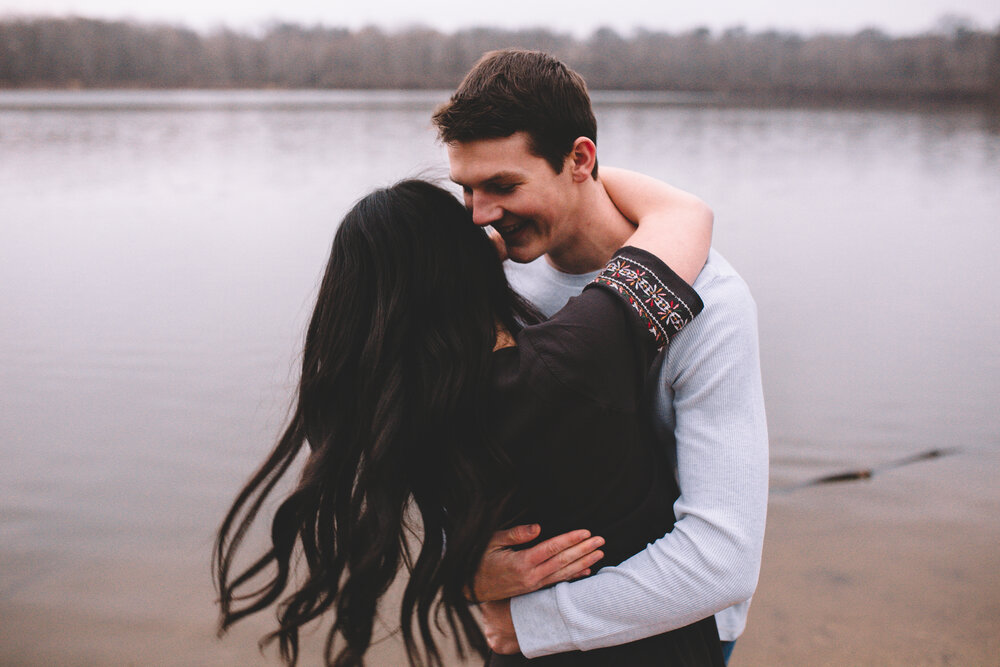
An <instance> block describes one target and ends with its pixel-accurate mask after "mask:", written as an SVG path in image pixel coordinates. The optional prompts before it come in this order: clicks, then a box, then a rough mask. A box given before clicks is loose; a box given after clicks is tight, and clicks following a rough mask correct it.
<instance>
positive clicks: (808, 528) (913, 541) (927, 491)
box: [0, 452, 1000, 667]
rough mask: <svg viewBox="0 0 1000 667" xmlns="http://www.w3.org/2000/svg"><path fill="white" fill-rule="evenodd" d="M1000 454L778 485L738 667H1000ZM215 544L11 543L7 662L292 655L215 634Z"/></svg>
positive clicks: (393, 656)
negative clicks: (95, 550)
mask: <svg viewBox="0 0 1000 667" xmlns="http://www.w3.org/2000/svg"><path fill="white" fill-rule="evenodd" d="M998 462H1000V456H998V455H995V454H990V453H988V452H978V453H966V454H963V455H958V456H954V457H949V458H944V459H941V460H937V461H931V462H926V463H922V464H920V465H913V466H909V467H907V468H905V469H899V470H895V471H891V472H887V473H884V474H881V475H878V476H876V477H875V478H873V479H871V480H863V481H856V482H846V483H839V484H829V485H823V486H815V487H807V488H802V489H798V490H795V491H791V492H788V493H780V492H777V493H774V494H773V495H772V498H771V504H770V515H769V518H768V532H767V539H766V545H765V553H764V568H763V572H762V574H761V580H760V585H759V588H758V592H757V595H756V597H755V599H754V604H753V608H752V611H751V615H750V622H749V625H748V628H747V631H746V633H745V634H744V636H743V638H741V640H740V641H739V643H738V644H737V650H736V652H735V654H734V656H733V660H732V662H731V666H732V667H749V666H756V665H872V666H875V665H880V666H895V665H899V666H902V665H908V666H909V665H976V666H988V665H1000V577H998V576H997V575H998V572H1000V551H998V548H997V547H998V545H1000V520H998V517H1000V493H998V491H997V489H996V486H995V484H994V480H995V478H996V471H997V470H998V465H997V464H998ZM780 481H781V480H778V482H780ZM772 484H773V486H775V487H776V488H780V483H777V484H776V483H772ZM208 553H209V551H208V542H207V538H206V539H205V540H204V541H202V540H191V541H190V542H189V543H187V544H179V545H177V546H176V547H175V548H172V549H169V550H166V551H161V552H159V553H158V554H148V553H147V554H141V555H140V554H138V553H132V552H130V551H129V550H123V552H122V553H119V554H104V555H101V556H91V557H88V556H87V555H85V554H68V553H58V552H57V551H49V552H45V553H41V552H36V553H26V552H18V551H17V550H16V549H12V548H11V545H10V544H9V543H8V544H7V545H6V546H5V548H4V549H2V550H0V571H2V572H3V573H4V575H3V586H2V588H0V619H2V621H0V664H3V665H5V666H11V667H13V666H18V665H25V666H27V665H31V666H42V665H46V666H47V665H62V666H66V667H71V666H75V665H80V666H91V665H93V666H106V665H143V666H144V665H165V666H167V665H170V666H173V665H178V666H180V665H258V664H260V665H264V664H268V665H271V664H273V665H276V664H280V663H279V661H278V660H277V659H276V652H275V651H274V650H273V649H269V650H268V651H267V652H266V653H265V655H264V656H262V655H261V654H260V653H259V652H258V650H257V647H256V640H257V639H258V638H259V637H260V636H261V635H262V634H263V633H264V632H266V631H267V630H268V626H269V623H268V619H267V618H263V617H262V618H257V619H251V620H249V621H247V622H245V623H244V624H242V625H241V626H237V627H236V628H235V629H234V630H233V631H232V632H231V633H230V634H229V635H227V636H226V637H225V638H224V639H222V640H218V639H216V638H215V636H214V628H213V625H212V624H213V614H214V611H213V607H212V597H213V594H212V591H211V584H210V580H209V578H208ZM389 613H392V612H391V610H387V614H389ZM385 634H387V631H386V630H385V629H383V630H382V635H385ZM320 645H321V636H320V634H319V633H316V632H313V633H312V635H311V636H310V637H309V638H308V639H307V640H306V643H305V654H304V658H303V661H302V663H301V664H303V665H313V664H316V662H317V660H316V657H317V655H318V654H317V651H318V650H319V646H320ZM400 647H401V642H400V641H399V640H398V638H392V637H390V638H389V639H388V640H386V641H383V642H381V643H379V644H378V645H377V646H376V647H375V648H374V649H373V650H372V653H371V654H370V655H371V659H370V662H369V664H372V665H399V664H403V663H404V661H403V657H402V656H403V654H402V651H401V648H400ZM449 664H451V665H461V664H478V663H477V661H467V662H466V663H462V662H461V661H459V660H455V659H451V660H449Z"/></svg>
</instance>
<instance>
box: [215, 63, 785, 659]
mask: <svg viewBox="0 0 1000 667" xmlns="http://www.w3.org/2000/svg"><path fill="white" fill-rule="evenodd" d="M434 122H435V125H436V126H437V128H438V131H439V134H440V137H441V139H442V141H443V142H444V143H445V144H446V146H447V148H448V156H449V162H450V170H451V178H452V180H453V181H454V182H455V183H457V184H458V185H459V186H461V188H462V191H463V194H464V206H462V204H460V203H459V202H458V201H457V200H456V199H455V198H454V197H453V196H451V195H450V194H449V193H448V192H446V191H444V190H442V189H441V188H439V187H437V186H435V185H432V184H429V183H426V182H422V181H412V180H411V181H403V182H401V183H399V184H397V185H395V186H392V187H390V188H386V189H382V190H378V191H376V192H374V193H372V194H370V195H368V196H367V197H365V198H364V199H362V200H361V201H359V202H358V204H357V205H355V207H354V208H353V209H352V210H351V211H350V212H348V214H347V215H346V216H345V218H344V219H343V221H342V222H341V224H340V226H339V228H338V230H337V233H336V237H335V239H334V241H333V247H332V249H331V253H330V258H329V262H328V264H327V268H326V273H325V275H324V278H323V281H322V284H321V286H320V290H319V295H318V298H317V304H316V307H315V310H314V312H313V316H312V319H311V321H310V324H309V328H308V332H307V335H306V342H305V349H304V352H303V357H302V359H303V362H302V364H303V365H302V377H301V380H300V384H299V388H298V395H297V401H296V406H295V411H294V414H293V416H292V418H291V420H290V423H289V425H288V427H287V429H286V431H285V432H284V434H283V435H282V437H281V439H280V440H279V441H278V443H277V445H276V446H275V448H274V449H273V451H272V452H271V453H270V455H269V456H268V457H267V459H266V460H265V461H264V463H263V464H262V465H261V467H260V469H259V470H258V471H257V473H255V475H254V476H253V477H252V478H251V479H250V480H249V482H248V483H247V484H246V486H245V487H244V488H243V489H242V491H241V492H240V494H239V495H238V496H237V498H236V501H235V502H234V504H233V506H232V508H231V509H230V511H229V513H228V515H227V516H226V518H225V519H224V521H223V524H222V526H221V528H220V531H219V537H218V540H217V543H216V552H215V571H216V584H217V586H218V588H219V591H220V606H221V612H222V615H221V626H222V628H223V629H225V628H226V627H228V626H229V625H231V624H232V623H234V622H236V621H237V620H239V619H240V618H242V617H244V616H246V615H248V614H252V613H255V612H257V611H260V610H263V609H265V608H268V607H270V606H272V605H274V604H275V603H277V605H276V606H277V617H278V629H277V630H276V631H275V632H274V633H273V634H272V635H270V636H269V639H273V640H277V642H278V644H279V649H280V651H281V654H282V656H283V657H284V658H285V659H286V660H287V661H290V662H294V661H295V660H296V659H297V657H298V637H299V629H300V628H301V627H302V626H303V625H305V624H306V623H308V622H310V621H312V620H314V619H317V618H319V617H320V616H322V615H323V614H324V613H325V612H327V611H331V612H332V613H333V616H334V620H333V627H332V628H331V629H330V633H329V638H328V644H327V646H326V660H327V662H328V663H329V664H335V665H354V664H362V661H363V657H364V653H365V651H366V650H367V649H368V647H369V645H370V643H371V641H372V630H373V623H374V619H375V616H376V613H377V604H378V601H379V599H380V598H381V597H382V595H383V594H384V593H385V592H386V590H387V588H388V586H389V585H390V584H391V582H392V581H393V579H394V578H395V576H396V574H397V572H398V570H399V569H400V568H401V567H402V566H404V565H405V566H406V567H407V568H408V569H409V579H408V581H407V584H406V589H405V592H404V594H403V598H402V612H401V624H402V633H403V638H404V640H405V642H406V647H407V651H408V655H409V659H410V662H411V663H413V664H425V663H429V664H440V663H439V653H438V650H437V647H436V645H435V634H434V633H433V632H432V627H434V626H435V625H436V624H437V625H438V626H439V627H440V623H442V622H443V623H445V624H446V625H447V627H448V629H449V631H450V634H452V636H453V637H454V639H455V640H456V642H457V643H458V646H459V650H460V651H461V649H462V646H463V645H471V646H472V647H473V648H474V649H475V650H477V651H479V652H481V653H483V654H484V655H487V656H488V658H487V659H488V664H490V665H501V666H502V665H514V664H524V663H526V662H532V663H534V662H538V663H539V664H549V665H608V666H610V665H685V666H687V665H691V666H693V665H716V666H718V665H722V664H723V663H724V661H725V660H726V659H728V654H729V652H730V651H731V650H732V643H733V641H735V639H736V638H737V637H738V636H739V635H740V633H741V632H742V631H743V628H744V625H745V622H746V615H747V610H748V606H749V598H750V596H751V595H752V593H753V590H754V588H755V586H756V581H757V575H758V572H759V568H760V555H761V547H762V541H763V534H764V519H765V512H766V504H767V432H766V424H765V419H764V405H763V397H762V392H761V383H760V369H759V360H758V349H757V328H756V309H755V306H754V303H753V300H752V298H751V297H750V294H749V291H748V290H747V287H746V285H745V284H744V283H743V281H742V280H741V279H740V277H739V276H738V275H737V274H736V273H735V271H734V270H733V269H732V267H731V266H730V265H729V264H728V263H727V262H726V261H725V260H724V259H723V258H722V257H721V256H720V255H719V254H718V253H716V252H715V251H714V250H710V248H709V246H710V240H711V227H712V214H711V211H710V210H709V209H707V207H705V206H704V204H702V203H701V202H700V201H699V200H698V199H696V198H695V197H692V196H691V195H688V194H687V193H684V192H681V191H679V190H677V189H675V188H672V187H670V186H668V185H666V184H664V183H661V182H659V181H656V180H654V179H651V178H647V177H643V176H640V175H638V174H634V173H631V172H625V171H622V170H615V169H609V168H607V167H605V166H602V167H601V168H600V170H599V169H598V164H597V155H596V121H595V118H594V114H593V111H592V109H591V104H590V99H589V96H588V93H587V90H586V86H585V84H584V82H583V80H582V78H580V77H579V75H577V74H576V73H575V72H573V71H572V70H570V69H568V68H567V67H566V66H565V65H563V64H562V63H560V62H558V61H557V60H554V59H553V58H551V57H550V56H547V55H545V54H542V53H538V52H529V51H519V50H505V51H497V52H492V53H489V54H486V55H485V56H484V57H483V58H482V59H481V60H480V61H479V62H478V63H477V64H476V65H475V66H474V68H473V69H472V71H470V73H469V74H468V75H467V76H466V78H465V80H464V81H463V82H462V84H461V85H460V87H459V89H458V90H457V91H456V92H455V94H454V95H453V96H452V98H451V100H450V101H449V102H448V103H447V104H446V105H444V106H443V107H442V108H441V109H439V110H438V111H437V113H435V115H434ZM470 214H471V220H470ZM487 225H488V226H490V227H491V228H492V230H494V232H493V234H494V238H493V239H492V242H491V239H490V238H489V237H488V236H487V234H486V233H484V231H483V227H485V226H487ZM498 249H499V250H500V252H501V253H505V254H506V256H507V257H508V258H509V261H507V262H504V264H503V265H501V262H500V259H499V258H498V256H497V255H498V252H497V251H498ZM505 270H506V273H505ZM306 445H308V450H307V451H308V456H307V457H306V459H305V463H304V466H303V467H302V470H301V473H300V474H299V477H298V480H297V483H296V485H295V486H294V488H293V490H292V491H291V492H290V493H289V494H288V495H287V496H286V497H285V498H283V500H282V502H281V504H280V505H279V507H278V509H277V510H276V512H275V513H274V516H273V518H272V520H271V547H270V548H269V550H268V551H267V552H266V553H264V554H263V555H261V556H260V557H259V558H257V559H256V560H255V561H252V562H251V564H250V565H249V566H243V567H238V566H237V564H236V563H235V556H236V554H237V552H240V551H241V546H243V540H244V536H245V535H246V533H247V530H248V529H249V527H250V526H251V524H252V523H253V522H254V520H255V518H256V516H257V515H258V513H259V511H260V509H261V507H262V506H263V504H264V501H265V499H266V498H267V496H268V495H269V494H270V493H271V491H272V490H273V488H274V486H275V485H276V484H277V483H278V481H279V480H280V479H281V478H282V477H283V476H284V475H285V473H286V472H287V471H288V470H289V468H290V467H291V465H292V463H293V461H294V459H296V457H297V455H298V454H299V452H300V451H302V450H303V449H306ZM414 533H415V534H416V536H417V538H418V540H416V541H414V540H413V539H412V536H413V534H414ZM300 555H301V557H300ZM296 563H304V565H302V566H301V567H300V568H299V570H301V571H299V570H297V568H296ZM476 606H478V608H479V609H480V610H481V614H475V613H473V609H475V608H476ZM480 623H482V628H483V629H482V630H480V625H479V624H480Z"/></svg>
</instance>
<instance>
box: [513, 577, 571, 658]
mask: <svg viewBox="0 0 1000 667" xmlns="http://www.w3.org/2000/svg"><path fill="white" fill-rule="evenodd" d="M510 617H511V620H513V622H514V633H515V634H516V635H517V643H518V644H519V645H520V647H521V653H523V654H524V656H525V657H526V658H538V657H541V656H543V655H551V654H553V653H566V652H567V651H576V650H579V649H578V647H577V646H576V645H575V644H574V643H573V641H572V640H571V639H570V633H569V628H568V627H566V623H565V621H564V620H563V617H562V613H560V611H559V603H558V601H557V600H556V590H555V587H550V588H543V589H542V590H540V591H535V592H534V593H528V594H527V595H519V596H517V597H514V598H511V599H510Z"/></svg>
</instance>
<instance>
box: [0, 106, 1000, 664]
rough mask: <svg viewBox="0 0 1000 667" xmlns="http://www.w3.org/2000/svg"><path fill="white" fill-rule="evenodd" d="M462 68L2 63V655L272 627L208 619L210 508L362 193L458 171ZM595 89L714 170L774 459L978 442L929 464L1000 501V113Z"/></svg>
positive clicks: (158, 652)
mask: <svg viewBox="0 0 1000 667" xmlns="http://www.w3.org/2000/svg"><path fill="white" fill-rule="evenodd" d="M445 97H446V93H436V92H430V93H395V92H381V93H352V92H333V93H331V92H322V93H320V92H291V93H289V92H225V93H215V92H184V91H181V92H157V93H146V92H87V93H41V92H30V93H14V92H4V93H0V286H2V287H0V323H2V324H0V455H2V461H3V465H2V466H0V572H2V574H0V647H2V648H0V662H2V663H4V664H46V663H49V664H55V662H53V661H56V662H59V663H60V664H195V663H194V662H192V655H197V656H198V658H197V660H196V661H195V662H197V663H199V664H235V663H234V662H233V661H235V660H244V659H248V660H257V659H258V658H257V657H256V653H254V650H253V648H252V645H251V647H250V648H249V649H247V648H246V646H245V644H246V643H247V642H246V641H243V642H242V644H239V646H237V645H236V644H237V643H236V642H232V641H230V642H228V643H223V644H217V643H215V642H214V641H213V640H212V639H211V627H210V625H211V622H212V618H213V616H212V614H213V612H212V608H211V598H212V592H211V589H210V580H209V577H208V562H209V548H210V544H211V538H212V532H213V530H214V528H215V525H216V523H217V521H218V519H219V518H220V515H221V512H222V511H223V509H224V508H225V506H226V504H227V502H228V501H229V500H230V498H231V496H232V494H233V493H234V491H235V489H236V487H237V486H238V484H239V483H240V482H241V481H242V480H243V479H244V477H245V476H246V475H247V474H248V473H249V472H250V471H251V470H252V468H253V467H254V465H255V464H256V463H257V461H258V460H259V458H260V457H261V454H262V452H263V451H264V450H265V449H266V448H267V447H268V446H269V445H270V443H271V442H272V440H273V438H274V437H275V435H276V434H277V433H278V431H279V429H280V428H281V425H282V421H283V419H284V417H285V414H286V409H287V406H288V400H289V397H290V392H291V389H292V387H293V385H294V381H295V364H296V361H297V352H298V349H299V347H300V345H301V338H302V329H303V326H304V322H305V318H306V317H307V315H308V312H309V309H310V307H311V303H310V301H311V298H312V296H313V294H314V289H315V286H316V284H317V281H318V278H319V276H320V272H321V270H322V267H323V262H324V260H325V256H326V253H327V251H328V248H329V243H330V240H331V238H332V235H333V232H334V228H335V225H336V222H337V220H338V219H339V217H340V216H341V215H342V213H343V212H344V211H345V210H346V208H348V207H349V206H350V204H351V203H352V202H353V201H354V200H355V199H356V198H358V197H359V196H360V195H362V194H363V193H365V192H366V191H367V190H369V189H371V188H372V187H374V186H378V185H383V184H388V183H390V182H392V181H394V180H396V179H398V178H401V177H404V176H410V175H424V176H441V177H444V176H446V174H447V167H446V158H445V155H444V152H443V150H442V149H441V147H440V146H439V145H437V144H436V142H435V138H434V133H433V130H432V128H431V127H430V122H429V116H430V113H431V111H432V109H433V108H434V106H435V105H436V104H437V103H439V102H440V101H442V100H444V99H445ZM595 97H596V99H597V101H598V105H597V112H598V120H599V125H600V128H601V134H600V151H601V160H602V163H604V164H613V165H620V166H626V167H630V168H634V169H637V170H640V171H645V172H647V173H650V174H653V175H655V176H658V177H661V178H664V179H666V180H668V181H670V182H673V183H675V184H677V185H679V186H681V187H684V188H686V189H689V190H692V191H694V192H696V193H697V194H699V195H700V196H702V197H703V198H704V199H706V200H707V201H708V202H710V203H711V204H712V206H713V208H714V209H715V212H716V247H717V248H719V249H720V250H721V251H722V252H723V253H724V254H725V255H726V256H727V257H728V259H729V260H730V261H731V262H732V263H733V264H734V265H735V266H736V267H737V268H738V269H739V270H740V271H741V273H742V274H743V276H744V277H745V278H746V280H747V282H748V283H749V284H750V286H751V288H752V290H753V292H754V295H755V297H756V299H757V302H758V306H759V315H760V333H761V353H762V359H763V372H764V382H765V392H766V398H767V408H768V417H769V426H770V430H771V435H772V487H774V488H782V487H784V486H787V485H789V484H794V483H796V482H800V481H803V480H807V479H810V478H812V477H815V476H817V475H823V474H828V473H831V472H838V471H840V470H842V469H845V468H858V467H868V466H872V465H879V464H881V463H885V462H888V461H892V460H894V459H897V458H901V457H905V456H908V455H910V454H913V453H915V452H919V451H922V450H926V449H930V448H941V447H954V448H958V453H957V454H955V455H954V457H953V458H954V460H955V461H958V462H959V463H958V464H953V465H950V466H948V467H947V470H948V471H949V473H948V474H949V475H950V477H948V478H947V479H944V480H943V481H942V479H941V477H940V475H939V474H938V473H937V472H936V470H937V471H940V470H942V468H935V466H936V465H938V464H936V463H935V462H927V463H921V464H917V465H918V466H921V467H920V470H922V471H924V472H922V473H921V472H917V473H915V474H918V475H919V474H925V475H926V476H927V478H928V479H929V480H930V479H933V480H935V484H937V486H934V485H932V486H931V487H930V488H931V490H930V491H928V492H932V493H933V492H942V494H943V495H946V496H947V497H946V498H945V497H942V500H941V505H942V512H950V513H954V508H955V507H961V508H962V509H961V512H962V513H963V514H964V515H966V516H967V517H968V519H969V520H970V521H971V522H973V523H975V522H976V521H979V520H982V521H988V520H993V517H992V516H989V513H990V512H992V511H993V509H994V508H995V507H996V499H997V497H996V494H997V492H996V491H995V490H994V491H992V493H993V494H994V495H993V496H992V497H991V498H988V499H987V500H988V501H989V502H984V501H983V498H982V494H983V489H984V488H986V489H992V488H993V483H992V482H991V481H990V480H993V479H995V476H996V473H997V462H998V454H1000V417H998V416H997V409H996V406H997V397H998V396H1000V346H998V345H997V342H996V341H997V340H1000V315H998V313H1000V290H998V289H997V288H996V286H997V285H998V284H1000V268H998V266H1000V265H998V263H997V262H996V261H995V256H996V254H997V252H998V251H1000V216H998V213H997V211H1000V132H998V123H997V122H996V119H995V118H990V117H988V116H983V115H980V114H978V113H976V112H970V111H948V112H940V111H939V112H935V113H930V112H928V113H920V112H903V111H885V110H878V111H848V110H835V111H832V110H790V109H731V108H713V107H707V106H699V105H697V104H696V103H695V102H697V100H693V99H688V98H680V99H669V98H663V97H655V98H647V97H643V96H642V95H629V96H622V95H615V96H610V95H608V96H602V95H600V94H597V95H596V96H595ZM914 470H917V466H914ZM942 484H943V485H944V486H943V487H942V486H941V485H942ZM942 489H944V490H943V491H941V490H942ZM910 500H911V499H910V498H907V497H895V498H888V499H887V500H886V506H885V507H883V508H881V509H879V508H875V509H874V510H873V511H884V512H887V513H893V512H898V513H900V514H901V515H905V512H906V507H907V504H908V503H909V502H910ZM14 618H17V619H20V620H19V622H18V623H12V622H10V621H11V619H14ZM25 619H27V620H25ZM25 628H28V630H25ZM206 628H207V629H206ZM247 636H248V637H253V636H256V635H255V634H254V632H249V634H248V635H247ZM178 647H183V648H178ZM185 651H190V653H185ZM246 651H249V653H246ZM67 656H71V657H67ZM247 656H250V657H249V658H247ZM67 661H68V662H67Z"/></svg>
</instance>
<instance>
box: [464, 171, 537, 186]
mask: <svg viewBox="0 0 1000 667" xmlns="http://www.w3.org/2000/svg"><path fill="white" fill-rule="evenodd" d="M450 178H451V180H452V182H453V183H455V184H457V185H461V186H463V187H471V186H472V185H491V184H495V183H502V182H509V181H520V180H521V179H522V178H523V177H522V176H521V174H519V173H518V172H516V171H498V172H497V173H495V174H492V175H490V177H489V178H484V179H483V180H481V181H479V183H472V184H470V183H465V182H463V181H459V180H458V179H456V178H455V177H454V176H450Z"/></svg>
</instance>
